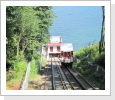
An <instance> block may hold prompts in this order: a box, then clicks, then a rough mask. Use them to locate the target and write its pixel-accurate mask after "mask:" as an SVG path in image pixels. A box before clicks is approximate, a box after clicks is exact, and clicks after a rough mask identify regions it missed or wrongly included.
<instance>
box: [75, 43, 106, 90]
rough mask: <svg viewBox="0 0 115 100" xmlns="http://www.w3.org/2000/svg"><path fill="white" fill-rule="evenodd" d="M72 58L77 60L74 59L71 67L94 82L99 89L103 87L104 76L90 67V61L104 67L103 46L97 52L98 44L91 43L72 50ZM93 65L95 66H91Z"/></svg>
mask: <svg viewBox="0 0 115 100" xmlns="http://www.w3.org/2000/svg"><path fill="white" fill-rule="evenodd" d="M74 58H75V59H78V60H77V62H76V61H74V63H73V67H74V68H75V69H77V70H79V72H81V73H82V74H83V75H84V76H86V77H87V78H88V79H89V80H91V81H92V82H93V83H94V84H96V85H97V86H98V87H99V88H100V89H105V87H104V86H105V77H104V76H103V75H102V74H101V73H98V72H96V71H94V70H91V69H90V67H89V66H90V65H89V64H88V62H90V63H91V64H93V65H99V66H101V67H102V68H103V69H105V47H103V49H102V50H101V54H100V53H99V44H93V45H90V46H89V47H84V48H82V49H80V50H78V51H76V52H74ZM93 67H95V66H93Z"/></svg>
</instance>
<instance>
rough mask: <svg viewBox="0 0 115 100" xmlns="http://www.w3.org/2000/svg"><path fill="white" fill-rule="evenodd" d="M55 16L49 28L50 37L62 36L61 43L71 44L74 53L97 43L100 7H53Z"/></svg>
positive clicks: (100, 23)
mask: <svg viewBox="0 0 115 100" xmlns="http://www.w3.org/2000/svg"><path fill="white" fill-rule="evenodd" d="M53 11H54V13H55V15H56V16H57V17H56V18H54V21H53V23H54V24H53V26H52V27H51V28H50V34H51V35H52V36H62V42H63V43H73V48H74V51H77V50H79V49H81V48H82V47H86V46H88V45H89V43H90V44H92V43H97V42H99V40H100V36H101V26H102V8H101V6H54V8H53Z"/></svg>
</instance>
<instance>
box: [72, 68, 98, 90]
mask: <svg viewBox="0 0 115 100" xmlns="http://www.w3.org/2000/svg"><path fill="white" fill-rule="evenodd" d="M72 70H74V71H75V72H76V73H77V74H78V75H79V76H80V77H81V78H82V79H83V80H84V81H85V82H86V83H88V84H89V85H90V86H91V87H92V89H93V90H96V89H95V88H94V86H93V85H92V84H91V83H90V82H88V81H87V80H86V79H85V78H84V77H83V76H81V75H80V74H79V73H78V71H76V70H75V69H72Z"/></svg>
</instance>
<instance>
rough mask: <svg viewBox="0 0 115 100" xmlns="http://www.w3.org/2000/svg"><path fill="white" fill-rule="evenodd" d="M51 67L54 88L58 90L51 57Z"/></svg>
mask: <svg viewBox="0 0 115 100" xmlns="http://www.w3.org/2000/svg"><path fill="white" fill-rule="evenodd" d="M51 69H52V90H56V86H55V78H54V71H53V61H52V58H51Z"/></svg>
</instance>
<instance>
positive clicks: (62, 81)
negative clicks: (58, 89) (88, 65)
mask: <svg viewBox="0 0 115 100" xmlns="http://www.w3.org/2000/svg"><path fill="white" fill-rule="evenodd" d="M54 60H55V63H56V62H58V61H56V59H54ZM58 63H59V62H58ZM56 65H57V66H56V68H57V71H58V74H59V76H60V80H61V83H62V85H63V89H64V90H66V89H67V90H68V88H67V86H66V84H65V81H64V79H63V77H62V75H61V73H60V70H59V65H58V64H57V63H56ZM65 87H66V88H65Z"/></svg>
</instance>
